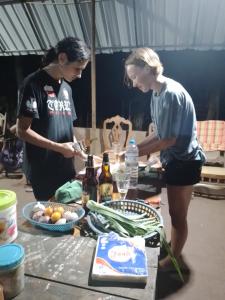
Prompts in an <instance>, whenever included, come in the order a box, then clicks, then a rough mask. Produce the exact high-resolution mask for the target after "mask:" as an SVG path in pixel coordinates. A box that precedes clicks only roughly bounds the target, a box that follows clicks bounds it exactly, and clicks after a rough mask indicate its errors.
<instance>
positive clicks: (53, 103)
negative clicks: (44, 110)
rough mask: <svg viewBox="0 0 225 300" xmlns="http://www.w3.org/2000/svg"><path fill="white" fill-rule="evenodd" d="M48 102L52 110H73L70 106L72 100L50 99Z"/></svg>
mask: <svg viewBox="0 0 225 300" xmlns="http://www.w3.org/2000/svg"><path fill="white" fill-rule="evenodd" d="M47 103H48V109H49V110H50V111H61V112H63V111H65V112H68V111H69V112H71V108H70V101H67V100H62V101H60V100H57V99H52V100H51V99H48V100H47Z"/></svg>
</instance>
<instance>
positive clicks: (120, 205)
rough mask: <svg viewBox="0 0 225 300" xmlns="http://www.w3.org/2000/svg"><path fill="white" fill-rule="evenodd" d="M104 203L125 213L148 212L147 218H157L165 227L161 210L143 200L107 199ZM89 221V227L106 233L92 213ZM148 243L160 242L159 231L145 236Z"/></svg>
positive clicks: (98, 232)
mask: <svg viewBox="0 0 225 300" xmlns="http://www.w3.org/2000/svg"><path fill="white" fill-rule="evenodd" d="M104 205H106V206H108V207H110V208H112V209H115V210H117V211H119V212H120V213H122V214H125V215H136V214H138V215H140V214H144V213H145V214H146V218H147V217H150V218H153V217H154V218H155V219H156V220H157V221H158V222H159V223H160V226H161V227H163V220H162V217H161V215H160V214H159V212H158V211H157V210H156V209H154V208H153V207H151V206H149V205H147V204H144V203H142V202H138V201H133V200H121V201H107V202H105V203H104ZM87 222H88V225H89V227H90V228H91V229H92V230H93V231H94V232H95V233H97V234H104V233H105V232H103V231H102V229H100V228H98V226H97V224H96V223H95V220H94V218H92V216H91V214H89V215H88V216H87ZM143 238H144V239H145V240H146V242H147V243H149V244H151V245H152V246H155V245H156V244H158V242H159V233H158V232H157V231H154V232H151V233H149V234H148V233H147V234H145V235H144V236H143Z"/></svg>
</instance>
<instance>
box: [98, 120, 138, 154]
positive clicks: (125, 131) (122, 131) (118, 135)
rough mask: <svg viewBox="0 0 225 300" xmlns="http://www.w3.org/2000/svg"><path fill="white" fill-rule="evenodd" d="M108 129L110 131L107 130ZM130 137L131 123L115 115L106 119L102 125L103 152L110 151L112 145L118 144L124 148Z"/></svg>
mask: <svg viewBox="0 0 225 300" xmlns="http://www.w3.org/2000/svg"><path fill="white" fill-rule="evenodd" d="M109 129H110V130H109ZM131 136H132V123H131V121H129V120H126V119H124V118H123V117H121V116H119V115H116V116H114V117H112V118H109V119H106V120H105V121H104V123H103V144H104V150H107V149H110V148H111V147H112V143H113V142H116V143H120V144H121V146H122V147H126V146H127V144H128V142H129V140H130V138H131Z"/></svg>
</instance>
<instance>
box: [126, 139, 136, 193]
mask: <svg viewBox="0 0 225 300" xmlns="http://www.w3.org/2000/svg"><path fill="white" fill-rule="evenodd" d="M138 156H139V153H138V147H137V145H136V142H135V139H134V138H132V139H131V140H130V141H129V144H128V146H127V149H126V153H125V165H126V169H127V170H128V171H129V172H130V188H133V189H135V188H137V184H138Z"/></svg>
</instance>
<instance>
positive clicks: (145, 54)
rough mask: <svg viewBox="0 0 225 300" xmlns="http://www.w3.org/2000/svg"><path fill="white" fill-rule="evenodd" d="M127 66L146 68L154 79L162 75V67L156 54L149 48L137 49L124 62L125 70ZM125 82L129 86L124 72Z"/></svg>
mask: <svg viewBox="0 0 225 300" xmlns="http://www.w3.org/2000/svg"><path fill="white" fill-rule="evenodd" d="M128 65H135V66H138V67H141V68H144V67H146V66H148V67H149V68H150V69H151V72H152V74H154V75H155V76H156V77H157V76H158V75H161V74H162V73H163V65H162V63H161V61H160V59H159V56H158V54H157V53H156V52H155V51H153V50H152V49H151V48H137V49H135V50H133V51H132V53H131V54H130V55H129V56H128V58H127V59H126V60H125V68H126V66H128ZM125 81H126V83H127V84H128V85H129V83H130V80H129V78H128V76H127V74H126V71H125Z"/></svg>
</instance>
